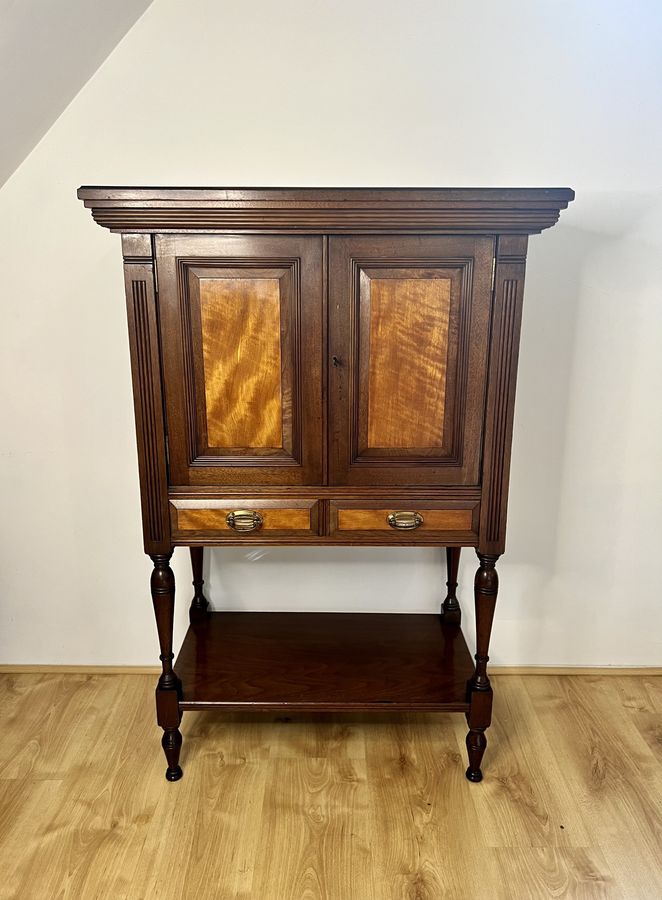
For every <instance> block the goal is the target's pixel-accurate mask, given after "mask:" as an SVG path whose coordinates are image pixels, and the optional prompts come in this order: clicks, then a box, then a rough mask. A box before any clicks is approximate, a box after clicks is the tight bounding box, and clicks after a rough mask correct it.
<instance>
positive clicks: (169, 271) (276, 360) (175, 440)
mask: <svg viewBox="0 0 662 900" xmlns="http://www.w3.org/2000/svg"><path fill="white" fill-rule="evenodd" d="M156 258H157V275H158V290H159V313H160V323H161V342H162V358H163V367H164V382H165V397H166V415H167V423H168V441H169V448H168V450H169V467H170V482H171V484H176V485H195V484H215V483H216V484H217V483H222V484H247V485H259V484H289V485H305V484H319V483H320V482H321V480H322V473H323V464H322V445H323V441H322V437H323V415H322V353H323V341H322V334H323V333H324V329H323V327H322V313H323V295H324V292H323V284H322V239H321V238H319V237H294V236H282V237H281V236H275V237H271V236H240V235H218V236H211V235H209V236H208V235H190V236H187V235H173V236H168V235H162V236H158V237H157V238H156Z"/></svg>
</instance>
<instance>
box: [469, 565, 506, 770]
mask: <svg viewBox="0 0 662 900" xmlns="http://www.w3.org/2000/svg"><path fill="white" fill-rule="evenodd" d="M498 558H499V557H498V556H492V555H487V554H482V553H478V559H479V561H480V566H479V568H478V571H477V572H476V578H475V581H474V597H475V603H476V655H475V660H476V666H475V668H474V674H473V677H472V678H471V680H470V681H469V684H468V685H467V689H468V692H469V701H470V704H471V706H470V708H469V712H468V713H467V722H468V724H469V734H468V735H467V752H468V754H469V768H468V769H467V778H468V779H469V781H481V780H482V778H483V773H482V772H481V769H480V764H481V762H482V759H483V754H484V753H485V748H486V747H487V738H486V737H485V731H486V729H487V728H488V727H489V725H490V722H491V720H492V685H491V684H490V679H489V678H488V675H487V662H488V660H489V656H488V651H489V646H490V635H491V633H492V621H493V619H494V608H495V606H496V600H497V594H498V591H499V576H498V575H497V571H496V568H495V566H496V562H497V560H498Z"/></svg>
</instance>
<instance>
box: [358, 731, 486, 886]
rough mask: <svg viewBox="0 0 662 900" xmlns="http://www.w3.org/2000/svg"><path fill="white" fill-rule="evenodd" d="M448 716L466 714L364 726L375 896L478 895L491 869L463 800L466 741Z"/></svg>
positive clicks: (478, 828) (470, 809)
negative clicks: (459, 738) (461, 741)
mask: <svg viewBox="0 0 662 900" xmlns="http://www.w3.org/2000/svg"><path fill="white" fill-rule="evenodd" d="M453 718H458V719H459V718H463V717H452V716H448V715H441V716H440V715H431V714H427V715H426V714H416V715H414V714H410V715H406V716H398V717H395V718H394V717H389V716H384V717H383V718H381V719H380V721H379V722H378V723H376V724H374V725H371V726H370V727H369V728H368V729H367V730H366V759H367V767H368V769H367V770H368V786H369V795H370V850H371V858H372V864H373V869H374V877H375V893H374V895H373V896H374V897H375V898H379V900H387V898H389V900H390V898H398V900H400V898H402V900H409V898H414V900H437V898H448V897H463V896H466V897H477V896H478V893H477V892H478V890H479V887H480V883H481V881H482V880H483V879H484V878H485V877H486V875H485V873H486V872H489V871H490V870H491V869H492V870H493V871H494V864H495V860H494V858H493V856H492V854H490V852H489V851H487V852H486V851H485V847H484V843H483V840H482V834H481V826H480V822H479V820H478V817H477V815H476V812H475V809H474V807H473V805H472V804H471V803H470V802H469V803H468V802H467V799H468V797H467V791H466V786H467V785H469V782H468V781H467V780H466V778H465V776H464V770H465V768H466V762H465V760H464V752H463V751H464V746H460V745H459V744H458V741H457V740H456V737H455V734H454V730H453V726H452V721H453ZM476 836H478V837H479V840H478V841H476V839H475V838H476ZM488 880H489V878H488ZM492 883H494V882H492Z"/></svg>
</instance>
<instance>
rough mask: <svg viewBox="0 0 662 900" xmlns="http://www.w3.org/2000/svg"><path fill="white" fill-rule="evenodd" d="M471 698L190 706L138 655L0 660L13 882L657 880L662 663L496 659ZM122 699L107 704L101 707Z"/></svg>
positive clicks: (626, 883) (503, 888)
mask: <svg viewBox="0 0 662 900" xmlns="http://www.w3.org/2000/svg"><path fill="white" fill-rule="evenodd" d="M494 681H495V688H496V697H495V721H494V725H493V726H492V728H491V729H490V732H489V733H488V735H489V746H488V749H487V754H486V758H485V766H484V770H485V780H484V781H483V783H482V784H478V785H473V784H469V782H467V781H466V780H465V778H464V769H465V766H466V762H465V753H464V736H465V725H464V720H463V717H462V715H459V714H454V715H435V714H428V715H416V716H408V715H404V714H397V715H392V716H386V715H384V714H375V715H372V716H370V715H368V714H366V715H363V716H358V715H352V716H343V715H334V716H327V717H320V716H312V715H307V716H302V717H298V718H295V719H293V720H292V721H284V720H282V719H280V720H279V719H277V718H275V717H274V716H269V715H257V714H218V713H210V712H199V713H190V712H189V713H186V715H185V717H184V722H183V727H182V731H183V734H184V748H183V752H182V763H183V767H184V771H185V774H184V779H183V780H182V781H180V782H177V783H176V784H168V783H167V782H166V781H165V780H164V778H163V774H164V769H165V763H164V759H163V757H162V752H161V748H160V746H159V737H160V734H161V732H160V730H159V729H157V728H156V726H155V724H154V710H153V705H154V704H153V687H154V679H153V678H152V677H150V676H144V675H83V674H73V675H60V674H46V675H37V674H32V675H31V674H21V675H3V676H0V716H1V720H2V730H1V732H0V736H1V739H0V876H1V877H0V897H2V898H20V900H53V898H65V897H66V898H76V900H92V898H104V900H105V898H108V900H119V898H150V900H151V898H173V900H174V898H177V900H180V898H196V900H197V898H200V900H203V898H215V900H226V898H227V900H230V898H251V900H313V898H324V900H373V898H374V900H386V898H388V900H391V898H397V900H400V898H402V900H405V898H406V900H440V898H446V897H448V898H461V900H464V898H471V900H474V898H477V900H483V898H484V900H497V898H507V900H520V898H521V900H532V898H547V897H554V898H559V897H568V898H572V900H582V898H597V897H607V898H616V897H618V898H635V900H649V898H650V900H657V898H661V897H662V677H654V676H651V677H648V678H646V677H643V676H628V677H625V676H624V677H620V676H610V677H604V676H591V677H578V676H527V677H517V676H502V677H499V678H495V679H494ZM108 710H110V712H108Z"/></svg>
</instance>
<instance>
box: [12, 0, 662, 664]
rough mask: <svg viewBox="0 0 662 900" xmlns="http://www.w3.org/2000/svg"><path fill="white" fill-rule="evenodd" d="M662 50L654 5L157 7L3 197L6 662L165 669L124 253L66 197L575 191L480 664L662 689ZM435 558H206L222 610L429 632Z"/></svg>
mask: <svg viewBox="0 0 662 900" xmlns="http://www.w3.org/2000/svg"><path fill="white" fill-rule="evenodd" d="M660 23H661V17H660V13H659V12H657V11H656V4H655V3H653V2H651V3H635V4H631V5H629V6H626V5H623V4H621V3H618V4H617V3H613V2H602V3H599V4H598V3H592V2H576V0H575V2H569V0H568V2H555V3H547V4H536V3H531V2H530V0H507V2H505V3H501V4H498V5H497V4H493V3H492V2H474V3H471V4H460V3H455V2H452V3H451V2H450V0H444V2H439V0H413V2H412V0H409V2H406V3H405V2H384V0H379V2H377V0H369V2H357V0H340V2H338V0H336V2H334V3H328V2H319V0H314V2H311V0H281V2H279V3H277V4H276V3H270V2H267V0H261V2H252V3H251V2H245V3H240V4H239V3H229V2H222V3H221V2H214V0H193V2H191V0H189V2H187V3H183V2H180V3H177V2H175V0H156V2H155V3H154V4H153V5H152V6H151V7H150V8H149V9H148V10H147V12H146V13H145V15H144V16H143V17H142V18H141V19H140V20H139V21H138V22H137V24H136V25H135V26H134V28H133V29H132V30H131V31H130V32H129V34H128V35H127V36H126V38H125V39H124V40H123V41H122V42H121V44H120V45H119V46H118V47H117V49H116V50H115V51H114V52H113V53H112V54H111V56H110V57H109V58H108V59H107V60H106V62H105V63H104V64H103V65H102V67H101V68H100V69H99V70H98V71H97V73H96V74H95V75H94V77H93V78H92V79H91V80H90V81H89V82H88V84H87V85H86V86H85V88H84V89H83V90H82V91H81V92H80V94H79V95H78V96H77V97H76V98H75V100H74V101H73V102H72V103H71V105H70V106H69V107H68V108H67V110H66V111H65V112H64V113H63V115H62V116H61V117H60V119H59V120H58V121H57V122H56V124H55V125H54V126H53V127H52V128H51V130H50V131H49V132H48V134H47V135H46V137H45V138H44V139H43V140H42V142H41V143H40V144H39V145H38V146H37V148H36V149H35V150H34V151H33V153H32V154H31V155H30V156H29V157H28V158H27V159H26V160H25V162H24V163H23V165H22V166H21V167H20V168H19V169H18V170H17V171H16V172H15V174H14V175H13V177H12V178H11V179H10V180H9V181H8V183H7V184H6V185H5V187H4V188H3V189H2V191H0V254H1V255H2V259H1V260H0V262H1V269H0V271H1V273H2V282H1V284H2V312H3V314H2V329H1V334H0V341H1V346H0V384H1V386H2V388H1V389H2V392H3V399H2V428H1V442H2V443H1V450H0V497H2V505H3V514H2V516H0V522H1V526H0V527H1V528H2V535H1V537H0V548H1V551H0V552H1V553H2V566H1V571H0V579H1V591H2V593H1V597H0V602H1V605H0V615H1V616H2V627H1V629H0V662H5V663H9V662H16V663H30V662H32V663H37V662H43V663H81V664H84V663H108V664H123V663H127V664H143V663H152V662H155V661H156V657H157V650H156V636H155V629H154V626H153V622H152V612H151V604H150V601H149V593H148V576H149V571H150V567H149V562H148V560H147V559H146V558H145V557H144V556H143V554H142V548H141V537H140V533H139V522H140V515H139V504H138V483H137V467H136V461H135V449H134V436H133V423H132V412H131V392H130V384H129V361H128V349H127V339H126V325H125V313H124V301H123V293H122V290H123V289H122V273H121V262H120V246H119V238H118V237H117V236H115V235H111V234H110V233H108V232H107V231H104V230H102V229H100V228H99V227H98V226H96V225H95V224H94V223H93V222H92V220H91V218H90V217H89V214H88V213H87V212H86V211H85V210H84V209H83V208H82V206H81V204H80V203H79V202H78V201H77V200H76V197H75V189H76V187H77V186H78V185H79V184H82V183H88V184H95V183H96V184H113V183H115V184H175V185H176V184H212V185H213V184H221V185H224V184H227V185H232V184H238V185H251V184H254V185H270V184H271V185H278V184H284V185H330V186H333V185H442V186H443V185H505V186H509V185H524V186H556V185H570V186H572V187H574V188H575V189H576V191H577V200H576V202H575V203H574V204H573V206H572V207H571V209H570V210H569V211H568V212H567V213H564V214H563V215H562V219H561V224H560V225H558V226H557V227H555V228H554V229H552V230H551V231H549V232H545V233H543V235H541V236H538V237H533V238H532V239H531V242H530V254H529V268H528V274H527V296H526V303H525V318H524V328H523V347H522V358H521V367H520V389H519V394H518V401H517V416H516V428H515V444H514V459H513V478H512V489H511V505H510V528H509V541H508V544H509V546H508V551H507V555H506V557H505V558H504V560H503V562H502V564H501V566H500V572H501V588H502V589H501V598H500V601H499V607H498V612H497V621H496V624H495V629H494V636H493V642H492V647H493V654H492V655H493V661H494V662H495V663H500V664H507V665H515V664H528V663H539V664H570V665H592V664H596V665H605V664H615V665H619V664H621V665H636V664H643V665H647V664H658V665H659V664H660V661H661V660H662V652H661V651H662V639H661V635H662V603H660V602H659V574H658V567H657V566H656V558H657V552H658V551H659V547H660V546H661V542H662V528H661V524H660V519H661V515H660V513H661V506H662V504H661V500H662V497H661V494H662V477H661V473H660V461H661V460H662V421H661V412H660V411H661V409H662V403H661V402H660V397H659V389H660V385H661V384H662V354H661V353H660V351H659V344H660V337H661V335H662V302H660V300H661V298H660V288H659V285H660V284H661V283H662V264H661V262H660V260H661V259H662V254H661V253H660V234H662V198H661V193H660V189H659V188H660V181H659V164H660V159H661V158H662V126H661V122H662V117H661V116H660V109H659V97H660V89H661V87H662V78H661V71H660V62H659V60H658V48H659V46H660V41H661V38H662V34H661V31H662V29H661V27H660ZM44 78H48V73H47V72H45V73H44ZM4 124H6V123H3V127H4ZM441 553H442V552H441V551H434V550H412V551H407V550H395V551H393V550H388V551H386V550H381V549H370V550H361V549H349V548H347V549H345V548H342V549H324V548H320V549H263V550H246V551H244V550H241V549H236V550H233V549H226V550H217V551H214V553H213V561H212V565H211V569H212V571H211V577H210V579H209V586H210V592H211V596H212V600H213V602H214V604H215V605H216V606H217V607H240V608H244V607H250V608H253V607H259V608H292V609H298V608H302V607H307V608H308V607H311V606H313V607H315V608H318V609H359V608H362V609H383V610H387V609H413V610H430V611H432V610H435V609H436V608H437V606H438V603H439V601H440V599H441V596H442V593H441V590H442V588H441V585H442V581H443V578H444V574H443V567H442V565H441ZM174 559H175V562H174V566H175V571H176V575H177V578H178V581H179V584H180V588H181V591H180V595H179V597H180V602H179V606H178V613H177V629H178V634H179V635H180V636H181V634H182V633H183V629H184V626H185V622H186V607H187V604H188V600H189V598H190V588H189V585H188V582H189V581H190V575H189V570H188V561H187V553H186V551H185V550H178V551H176V553H175V557H174ZM473 569H474V558H473V554H472V553H471V552H470V551H465V554H464V564H463V567H462V578H463V584H462V591H461V599H462V601H463V606H464V609H465V617H466V621H467V623H468V625H469V633H470V634H472V633H473V629H472V627H471V624H470V623H471V619H472V612H471V605H472V604H471V580H472V572H473ZM654 587H657V590H654Z"/></svg>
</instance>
